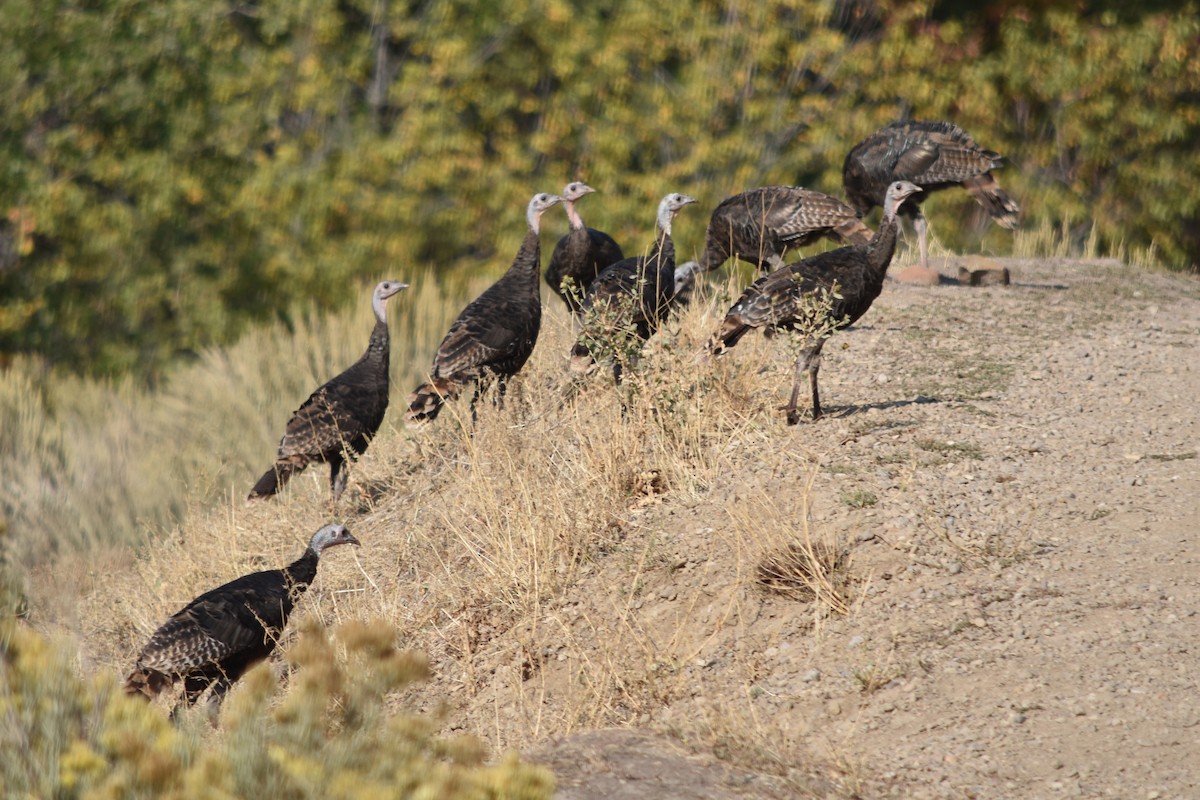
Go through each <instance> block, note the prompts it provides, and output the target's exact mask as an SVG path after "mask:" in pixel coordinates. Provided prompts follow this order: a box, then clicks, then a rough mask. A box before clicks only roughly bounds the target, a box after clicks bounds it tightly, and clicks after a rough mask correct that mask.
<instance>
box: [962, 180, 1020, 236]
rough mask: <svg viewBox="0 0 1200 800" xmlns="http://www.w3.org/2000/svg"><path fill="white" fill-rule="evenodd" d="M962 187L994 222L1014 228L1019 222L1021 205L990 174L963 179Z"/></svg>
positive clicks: (1004, 226)
mask: <svg viewBox="0 0 1200 800" xmlns="http://www.w3.org/2000/svg"><path fill="white" fill-rule="evenodd" d="M963 187H964V188H965V189H966V190H967V191H968V192H970V193H971V196H972V197H974V198H975V200H976V202H978V203H979V205H981V206H983V207H984V209H985V210H986V211H987V212H988V214H990V215H991V216H992V219H994V220H996V224H997V225H999V226H1001V227H1003V228H1008V229H1009V230H1014V229H1015V228H1016V227H1017V225H1018V224H1019V223H1020V219H1021V207H1020V206H1018V205H1017V204H1016V202H1015V201H1014V200H1013V199H1012V198H1011V197H1009V196H1008V194H1007V193H1006V192H1005V191H1004V190H1003V189H1001V188H1000V184H999V183H997V182H996V179H995V178H993V177H992V176H991V175H980V176H979V177H977V178H972V179H971V180H968V181H963Z"/></svg>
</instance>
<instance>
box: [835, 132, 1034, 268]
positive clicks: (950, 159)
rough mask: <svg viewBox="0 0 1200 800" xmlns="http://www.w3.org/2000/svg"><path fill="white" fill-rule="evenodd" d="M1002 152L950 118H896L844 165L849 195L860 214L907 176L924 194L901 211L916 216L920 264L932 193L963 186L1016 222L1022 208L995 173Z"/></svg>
mask: <svg viewBox="0 0 1200 800" xmlns="http://www.w3.org/2000/svg"><path fill="white" fill-rule="evenodd" d="M1003 162H1004V157H1003V156H1001V155H1000V154H999V153H995V152H992V151H991V150H985V149H983V148H982V147H980V146H979V145H978V144H976V143H975V140H974V139H972V138H971V137H970V136H969V135H968V134H967V132H966V131H964V130H963V129H962V128H960V127H958V126H957V125H955V124H953V123H950V122H921V121H918V120H910V121H908V122H894V123H892V124H891V125H888V126H887V127H886V128H883V129H882V130H879V131H876V132H875V133H873V134H871V135H870V136H868V137H867V138H866V139H864V140H863V141H861V142H859V143H858V144H857V145H855V146H854V149H852V150H851V151H850V152H849V153H848V154H847V155H846V162H845V164H843V165H842V184H843V186H844V187H845V189H846V198H847V199H848V200H849V201H850V205H852V206H854V209H855V210H856V211H857V212H858V213H859V215H860V216H861V215H864V214H866V213H868V212H869V211H870V210H871V209H872V208H874V207H875V206H882V205H883V196H884V192H886V191H887V188H888V186H889V185H890V184H891V183H892V182H893V181H909V182H910V183H915V184H916V185H917V186H919V187H920V188H921V189H922V191H923V192H924V194H922V195H921V196H920V197H915V198H910V199H909V200H908V201H906V202H905V203H904V205H902V206H901V207H900V213H901V214H903V215H904V216H906V217H909V218H910V219H912V221H913V227H914V228H916V231H917V242H918V247H919V249H920V254H921V266H922V267H928V266H929V238H928V237H929V223H928V221H927V220H926V219H925V215H924V214H922V213H921V205H920V204H921V202H922V201H923V200H924V199H925V198H926V197H927V196H928V195H929V193H930V192H936V191H939V190H941V189H946V188H948V187H950V186H961V187H963V188H964V189H966V190H967V191H968V192H970V193H971V196H972V197H974V198H975V200H976V201H977V202H978V203H979V205H981V206H983V207H984V209H985V210H986V211H987V212H988V214H990V215H991V216H992V219H994V220H996V223H997V224H998V225H1000V226H1002V227H1005V228H1008V229H1010V230H1012V229H1014V228H1016V227H1017V223H1018V222H1019V215H1020V213H1021V209H1020V208H1019V207H1018V206H1017V204H1016V203H1015V202H1014V201H1013V199H1012V198H1011V197H1009V196H1008V195H1007V194H1005V192H1004V190H1003V189H1001V188H1000V184H999V183H997V181H996V179H995V178H993V177H992V172H991V171H992V170H994V169H997V168H999V167H1000V166H1002V164H1003Z"/></svg>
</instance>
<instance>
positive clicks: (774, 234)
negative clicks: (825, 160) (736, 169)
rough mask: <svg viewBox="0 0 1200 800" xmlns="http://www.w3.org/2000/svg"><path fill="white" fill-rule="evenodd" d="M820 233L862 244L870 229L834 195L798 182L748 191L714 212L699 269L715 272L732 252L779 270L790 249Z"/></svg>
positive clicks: (727, 199)
mask: <svg viewBox="0 0 1200 800" xmlns="http://www.w3.org/2000/svg"><path fill="white" fill-rule="evenodd" d="M822 236H828V237H830V238H832V239H836V240H837V241H839V242H844V243H847V244H865V243H867V242H868V241H870V239H871V229H870V228H868V227H867V226H866V225H864V224H863V223H862V221H861V220H859V218H858V215H857V214H855V213H854V209H852V208H850V206H848V205H846V204H845V203H843V202H842V201H841V200H838V199H837V198H836V197H830V196H829V195H827V194H823V193H821V192H814V191H812V190H810V189H802V188H800V187H799V186H763V187H760V188H758V189H751V190H749V191H746V192H742V193H741V194H735V195H733V196H732V197H727V198H725V199H724V200H722V201H721V204H720V205H718V206H717V207H716V208H715V209H714V210H713V212H712V217H711V218H710V219H709V221H708V229H707V230H706V231H705V233H704V252H703V253H702V254H701V255H700V259H699V263H700V270H701V271H703V272H708V271H709V270H714V269H716V268H717V267H719V266H721V265H722V264H724V263H725V261H726V260H727V259H728V258H729V257H730V256H733V257H735V258H740V259H741V260H742V261H746V262H749V263H751V264H754V265H755V266H756V267H758V268H759V269H779V267H781V266H783V264H784V257H785V256H786V255H787V253H788V251H790V250H794V249H796V248H800V247H805V246H807V245H809V244H812V243H813V242H815V241H816V240H817V239H819V238H821V237H822Z"/></svg>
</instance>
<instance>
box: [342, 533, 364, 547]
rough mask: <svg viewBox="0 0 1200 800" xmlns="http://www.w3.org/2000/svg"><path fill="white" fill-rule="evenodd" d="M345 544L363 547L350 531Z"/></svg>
mask: <svg viewBox="0 0 1200 800" xmlns="http://www.w3.org/2000/svg"><path fill="white" fill-rule="evenodd" d="M343 544H352V545H354V546H355V547H362V543H361V542H359V541H358V539H355V538H354V534H353V533H351V532H350V531H346V538H345V540H344V542H343Z"/></svg>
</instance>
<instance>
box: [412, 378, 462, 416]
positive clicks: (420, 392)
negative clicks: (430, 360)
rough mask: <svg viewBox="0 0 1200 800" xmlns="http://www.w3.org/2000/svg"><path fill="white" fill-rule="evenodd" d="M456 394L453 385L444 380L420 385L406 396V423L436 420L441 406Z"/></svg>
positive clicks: (438, 379)
mask: <svg viewBox="0 0 1200 800" xmlns="http://www.w3.org/2000/svg"><path fill="white" fill-rule="evenodd" d="M457 394H458V393H457V392H456V391H454V386H453V384H451V383H450V381H448V380H445V379H444V378H435V379H434V380H433V381H432V382H430V383H422V384H421V385H420V386H418V387H417V388H416V389H415V390H414V391H413V393H412V394H410V395H409V396H408V421H409V422H424V421H426V420H434V419H437V415H438V413H439V412H440V411H441V410H442V406H443V405H445V403H446V401H447V400H451V399H453V398H454V397H455V395H457Z"/></svg>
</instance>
